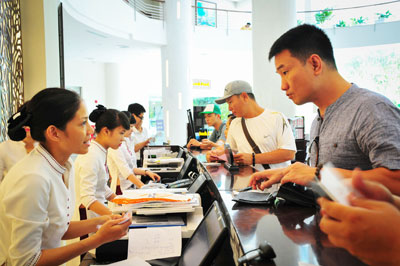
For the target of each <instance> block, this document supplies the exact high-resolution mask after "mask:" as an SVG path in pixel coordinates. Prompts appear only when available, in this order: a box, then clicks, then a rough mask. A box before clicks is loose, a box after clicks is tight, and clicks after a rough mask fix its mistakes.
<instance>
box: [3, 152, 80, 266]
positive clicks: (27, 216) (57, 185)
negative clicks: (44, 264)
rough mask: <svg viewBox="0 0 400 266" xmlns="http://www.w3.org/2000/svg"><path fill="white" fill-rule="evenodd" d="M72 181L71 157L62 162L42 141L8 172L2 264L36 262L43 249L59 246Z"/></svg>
mask: <svg viewBox="0 0 400 266" xmlns="http://www.w3.org/2000/svg"><path fill="white" fill-rule="evenodd" d="M63 179H64V181H63ZM73 182H74V178H73V168H72V161H71V160H69V161H68V162H67V163H66V165H65V167H63V166H61V165H60V164H59V163H58V162H57V161H56V160H55V159H54V158H53V157H52V156H51V155H50V153H49V152H48V151H47V150H46V149H44V148H43V147H42V146H41V145H38V146H37V147H36V148H35V149H34V150H33V151H32V152H31V153H30V154H29V155H27V156H26V157H24V158H23V159H22V160H21V161H19V162H18V163H17V164H16V165H15V166H14V167H13V168H12V169H11V170H10V171H9V172H8V174H7V178H5V179H4V181H3V182H2V183H1V185H0V236H1V237H0V238H1V241H0V265H3V263H5V264H6V265H35V264H36V262H37V261H38V260H39V258H40V254H41V250H43V249H52V248H57V247H60V244H61V238H62V237H63V235H64V234H65V232H66V231H67V229H68V227H69V223H70V219H71V216H72V214H73V209H74V207H73V206H74V202H73V198H72V197H71V195H72V196H73V187H74V184H73Z"/></svg>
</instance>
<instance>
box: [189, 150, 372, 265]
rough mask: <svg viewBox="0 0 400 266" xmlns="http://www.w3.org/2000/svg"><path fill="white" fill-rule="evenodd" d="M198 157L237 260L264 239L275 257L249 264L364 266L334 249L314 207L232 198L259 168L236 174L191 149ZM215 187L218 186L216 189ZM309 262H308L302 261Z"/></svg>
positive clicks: (341, 250) (241, 169)
mask: <svg viewBox="0 0 400 266" xmlns="http://www.w3.org/2000/svg"><path fill="white" fill-rule="evenodd" d="M189 153H190V154H191V155H192V156H194V157H195V158H201V159H200V160H199V165H198V168H199V172H200V173H201V172H204V173H205V174H208V175H209V177H210V178H211V179H212V181H213V183H214V184H215V188H216V190H217V191H212V192H213V193H218V194H219V196H217V197H216V198H217V199H218V200H219V201H220V204H221V206H222V207H223V208H224V210H225V212H226V218H227V221H228V223H229V224H230V237H231V239H230V243H231V248H232V251H233V256H234V261H235V262H236V261H237V259H238V257H240V256H242V255H243V254H244V253H246V252H249V251H251V250H253V249H255V248H257V247H258V245H259V244H260V243H261V242H263V241H264V240H266V241H268V242H269V243H270V244H271V246H272V247H273V249H274V251H275V253H276V258H275V259H273V260H272V261H265V260H264V261H255V262H253V263H251V264H250V265H284V266H298V265H309V264H311V265H324V266H325V265H365V264H363V263H362V262H361V261H359V260H358V259H357V258H355V257H354V256H352V255H351V254H350V253H348V252H347V251H346V250H344V249H341V248H335V247H333V246H332V244H331V243H329V240H328V238H327V237H326V235H325V234H324V233H323V232H321V230H320V229H319V227H318V224H319V221H320V218H321V217H320V214H319V211H318V210H315V209H313V208H304V207H298V206H280V207H278V208H274V207H272V206H264V205H249V204H242V203H236V202H234V201H232V198H233V195H234V192H235V191H238V190H240V189H243V188H245V187H246V186H247V185H248V182H249V180H250V177H251V175H252V174H253V173H254V172H256V170H255V169H254V168H252V167H250V166H242V167H240V169H239V172H238V173H236V174H233V173H230V172H229V171H228V170H226V169H225V168H224V167H223V165H220V166H204V165H203V164H202V163H201V162H200V161H204V154H205V151H201V152H200V151H189ZM214 190H215V189H214ZM302 263H307V264H302Z"/></svg>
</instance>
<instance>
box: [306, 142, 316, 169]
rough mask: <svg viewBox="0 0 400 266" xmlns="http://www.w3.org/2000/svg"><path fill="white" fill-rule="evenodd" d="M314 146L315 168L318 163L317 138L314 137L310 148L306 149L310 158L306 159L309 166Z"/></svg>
mask: <svg viewBox="0 0 400 266" xmlns="http://www.w3.org/2000/svg"><path fill="white" fill-rule="evenodd" d="M314 146H315V167H317V166H318V163H319V136H316V137H315V138H314V139H313V141H311V143H310V148H309V149H308V154H310V157H308V162H307V164H308V165H310V159H311V154H312V150H313V149H314Z"/></svg>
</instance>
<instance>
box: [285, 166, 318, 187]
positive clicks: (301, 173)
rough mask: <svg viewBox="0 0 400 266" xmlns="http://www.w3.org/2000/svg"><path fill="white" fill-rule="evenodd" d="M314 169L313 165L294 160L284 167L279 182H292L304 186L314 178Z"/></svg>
mask: <svg viewBox="0 0 400 266" xmlns="http://www.w3.org/2000/svg"><path fill="white" fill-rule="evenodd" d="M315 171H316V169H315V167H310V166H308V165H306V164H304V163H299V162H296V163H294V164H291V165H289V166H288V167H286V168H285V170H284V171H283V177H282V180H281V183H282V184H284V183H288V182H293V183H296V184H299V185H303V186H305V185H307V184H308V183H310V182H311V181H313V180H314V176H315Z"/></svg>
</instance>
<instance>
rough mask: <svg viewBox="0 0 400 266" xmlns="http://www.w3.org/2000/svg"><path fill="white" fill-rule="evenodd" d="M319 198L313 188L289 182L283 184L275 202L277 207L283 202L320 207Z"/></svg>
mask: <svg viewBox="0 0 400 266" xmlns="http://www.w3.org/2000/svg"><path fill="white" fill-rule="evenodd" d="M317 198H318V197H317V196H316V194H315V193H314V191H312V189H310V188H308V187H305V186H302V185H298V184H295V183H291V182H289V183H285V184H283V185H281V187H280V188H279V191H278V194H277V195H276V198H275V202H274V204H275V207H278V206H279V205H281V204H293V205H299V206H303V207H310V208H318V207H319V205H318V203H317Z"/></svg>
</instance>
